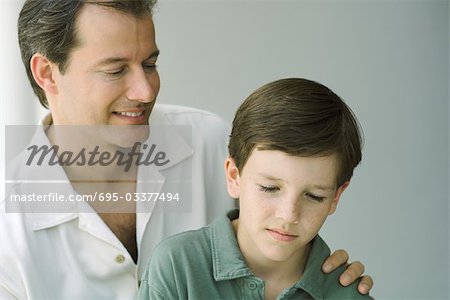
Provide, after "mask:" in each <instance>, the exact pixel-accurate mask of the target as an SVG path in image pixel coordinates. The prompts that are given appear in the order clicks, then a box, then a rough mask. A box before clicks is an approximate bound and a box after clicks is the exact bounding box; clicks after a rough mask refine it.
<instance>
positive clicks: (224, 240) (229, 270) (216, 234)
mask: <svg viewBox="0 0 450 300" xmlns="http://www.w3.org/2000/svg"><path fill="white" fill-rule="evenodd" d="M238 217H239V210H237V209H234V210H232V211H230V212H229V213H228V214H227V215H226V216H223V217H221V218H219V219H217V220H216V221H215V222H213V223H212V224H211V231H210V235H211V245H212V247H211V248H212V258H213V269H214V279H215V280H217V281H220V280H230V279H235V278H239V277H245V276H251V275H253V273H252V272H251V271H250V270H249V268H248V267H247V265H246V264H245V261H244V258H243V257H242V254H241V251H240V250H239V247H238V243H237V240H236V236H235V234H234V231H233V227H232V225H231V221H232V220H234V219H237V218H238Z"/></svg>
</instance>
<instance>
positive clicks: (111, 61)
mask: <svg viewBox="0 0 450 300" xmlns="http://www.w3.org/2000/svg"><path fill="white" fill-rule="evenodd" d="M158 56H159V50H156V51H155V52H153V53H152V54H150V55H149V56H148V57H147V58H146V59H144V61H146V60H149V59H153V58H157V57H158ZM127 61H128V58H126V57H120V56H117V57H108V58H105V59H103V60H101V61H100V62H98V63H97V66H105V65H110V64H116V63H124V62H127Z"/></svg>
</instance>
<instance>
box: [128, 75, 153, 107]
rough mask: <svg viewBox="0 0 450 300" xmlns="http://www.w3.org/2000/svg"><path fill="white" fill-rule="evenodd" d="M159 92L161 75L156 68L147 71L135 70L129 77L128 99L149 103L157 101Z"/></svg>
mask: <svg viewBox="0 0 450 300" xmlns="http://www.w3.org/2000/svg"><path fill="white" fill-rule="evenodd" d="M158 92H159V75H158V72H157V71H156V70H154V71H153V72H152V73H150V74H149V73H146V72H145V71H144V70H139V71H135V72H134V74H133V76H131V77H130V78H129V88H128V91H127V99H128V100H130V101H139V102H143V103H149V102H152V101H155V99H156V96H157V95H158Z"/></svg>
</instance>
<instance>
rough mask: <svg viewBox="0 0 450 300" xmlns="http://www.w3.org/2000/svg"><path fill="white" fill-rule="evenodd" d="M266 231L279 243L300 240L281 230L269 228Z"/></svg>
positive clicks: (294, 235)
mask: <svg viewBox="0 0 450 300" xmlns="http://www.w3.org/2000/svg"><path fill="white" fill-rule="evenodd" d="M266 230H267V232H268V233H269V234H270V236H272V237H273V238H274V239H276V240H279V241H283V242H290V241H293V240H295V239H296V238H298V235H296V234H293V233H290V232H286V231H284V230H281V229H274V228H267V229H266Z"/></svg>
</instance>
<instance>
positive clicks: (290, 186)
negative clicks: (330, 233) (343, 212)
mask: <svg viewBox="0 0 450 300" xmlns="http://www.w3.org/2000/svg"><path fill="white" fill-rule="evenodd" d="M225 168H226V173H227V174H226V175H227V184H228V192H229V194H230V196H232V197H233V198H239V204H240V214H239V220H238V221H237V222H236V223H235V225H236V226H237V237H238V242H239V247H240V248H241V251H242V252H243V253H244V255H246V254H247V253H251V255H252V258H253V259H256V260H258V261H266V262H267V260H269V261H271V262H282V261H288V260H291V259H294V260H295V259H298V258H299V255H302V254H303V253H304V252H303V251H302V250H303V249H305V246H306V245H307V244H308V243H309V242H310V241H311V240H312V239H313V238H314V236H315V235H316V234H317V233H318V231H319V229H320V227H321V226H322V224H323V223H324V221H325V219H326V217H327V216H328V215H330V214H332V213H333V212H334V211H335V209H336V205H337V203H338V201H339V197H340V195H341V193H342V192H343V191H344V189H345V188H346V187H347V185H348V183H346V184H344V185H343V186H341V187H339V188H338V189H336V173H337V162H336V158H335V157H334V156H325V157H298V156H290V155H288V154H286V153H284V152H281V151H272V150H258V149H257V148H255V150H253V152H252V154H251V155H250V157H249V159H248V161H247V163H246V164H245V166H244V167H243V170H242V172H241V173H240V174H239V171H238V170H237V168H236V166H235V164H234V161H233V160H232V159H228V160H227V161H226V163H225Z"/></svg>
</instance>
